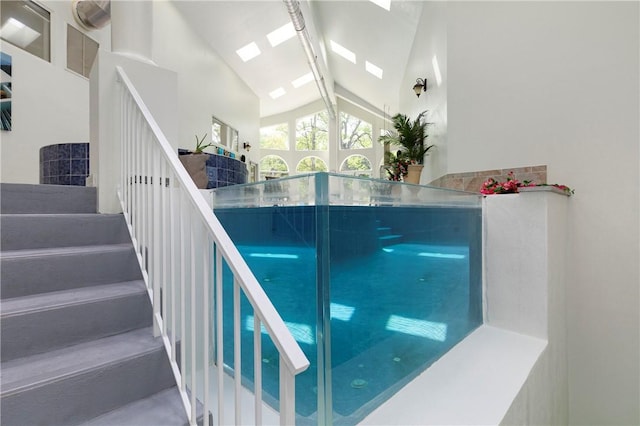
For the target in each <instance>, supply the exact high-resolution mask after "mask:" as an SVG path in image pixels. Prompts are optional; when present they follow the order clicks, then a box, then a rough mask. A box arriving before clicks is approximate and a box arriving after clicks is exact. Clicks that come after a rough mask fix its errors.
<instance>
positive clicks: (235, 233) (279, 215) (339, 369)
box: [214, 174, 482, 424]
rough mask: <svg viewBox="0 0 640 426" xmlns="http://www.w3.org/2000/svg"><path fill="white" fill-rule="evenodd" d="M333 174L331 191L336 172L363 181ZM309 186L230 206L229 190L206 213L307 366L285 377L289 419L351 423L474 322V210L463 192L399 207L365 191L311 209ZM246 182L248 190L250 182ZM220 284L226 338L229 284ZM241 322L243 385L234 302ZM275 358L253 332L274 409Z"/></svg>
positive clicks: (477, 315)
mask: <svg viewBox="0 0 640 426" xmlns="http://www.w3.org/2000/svg"><path fill="white" fill-rule="evenodd" d="M324 175H325V178H326V177H327V175H326V174H324ZM328 176H329V177H331V175H328ZM307 179H316V177H314V176H311V177H307ZM339 179H340V181H339V183H340V184H341V185H342V187H343V188H344V186H345V185H344V181H343V180H344V179H349V180H350V181H355V184H356V185H360V184H361V182H368V180H363V181H358V180H356V179H354V178H346V177H342V176H341V177H339ZM326 180H327V181H329V182H328V183H330V180H329V179H326ZM288 183H289V185H291V184H292V183H295V180H293V179H292V180H291V181H289V182H288ZM314 185H315V188H316V191H315V192H316V194H313V195H314V196H313V203H309V204H311V205H300V204H301V203H297V204H298V205H287V203H286V202H285V203H278V204H276V205H256V204H261V203H256V202H255V198H254V199H253V201H252V202H250V203H249V202H247V200H244V201H242V202H239V201H238V200H239V199H241V198H242V197H240V198H238V193H237V192H236V193H235V194H234V195H233V199H234V201H233V204H234V205H228V204H224V203H220V205H221V207H218V208H215V209H214V211H215V213H216V215H217V216H218V217H219V219H220V221H221V222H222V224H223V225H224V226H225V228H226V229H227V231H228V232H229V235H230V236H231V238H232V239H233V240H234V242H235V243H236V245H237V246H238V249H239V251H240V253H241V254H242V256H243V257H244V259H245V260H246V262H247V264H248V265H249V267H250V268H251V270H252V271H253V273H254V274H255V276H256V278H257V279H258V281H259V282H260V283H261V284H262V286H263V287H264V289H265V291H266V293H267V295H268V296H269V297H270V298H271V300H272V302H273V304H274V305H275V307H276V309H277V310H278V312H279V313H280V314H281V316H282V318H283V319H284V321H285V323H286V324H287V326H288V328H289V330H290V331H291V333H292V335H293V337H294V338H295V339H296V341H297V342H298V343H299V344H300V346H301V348H302V350H303V351H304V353H305V355H306V356H307V357H308V358H309V360H310V362H311V366H310V367H309V369H308V370H307V371H305V372H303V373H302V374H300V375H299V376H297V378H296V411H297V414H298V418H297V422H298V423H299V424H317V423H327V422H332V423H333V424H356V423H357V422H358V421H360V420H362V419H363V418H364V417H365V416H366V415H367V414H368V413H370V412H371V411H372V410H373V409H375V408H376V407H377V406H378V405H380V404H381V403H382V402H384V401H385V400H387V399H388V398H389V397H391V396H392V395H393V394H394V393H395V392H397V391H398V390H399V389H400V388H401V387H402V386H404V385H405V384H406V383H408V382H409V381H410V380H411V379H413V378H414V377H416V376H417V375H418V374H420V373H421V372H422V371H424V370H425V369H426V368H427V367H428V366H429V365H431V364H432V363H433V362H434V361H435V360H437V359H438V358H439V357H441V356H442V355H443V354H444V353H446V352H447V351H448V350H449V349H450V348H451V347H453V346H454V345H455V344H456V343H458V342H459V341H460V340H462V339H463V338H464V337H465V336H466V335H468V334H469V333H470V332H471V331H473V330H474V329H475V328H476V327H478V326H479V325H480V324H481V322H482V307H481V278H480V277H481V273H480V271H481V208H480V204H479V200H478V199H477V197H475V196H470V195H469V194H464V193H461V194H454V195H455V196H456V197H458V198H456V199H455V202H454V203H452V202H450V201H451V200H450V199H448V201H447V202H444V203H442V202H436V203H434V200H435V201H438V199H437V197H431V198H428V199H427V200H424V201H420V200H419V199H418V201H420V202H417V201H416V200H415V199H414V198H416V197H415V195H416V194H415V193H411V192H408V195H407V197H409V199H411V200H412V201H411V202H407V203H402V202H398V203H395V204H393V203H391V205H385V204H384V203H380V202H379V199H376V202H375V203H372V202H371V200H372V198H371V197H370V198H368V200H369V203H363V202H362V201H361V200H359V199H356V201H355V202H354V201H353V198H351V204H346V203H345V204H346V205H340V204H331V203H330V202H327V203H326V205H323V204H319V205H318V204H316V201H317V200H318V197H317V192H318V191H317V189H318V188H320V189H322V188H321V186H322V185H317V184H315V183H314V182H307V183H306V184H305V185H304V187H305V188H307V190H308V188H313V187H314ZM246 187H249V188H253V189H252V190H250V191H249V192H248V193H249V194H252V195H253V196H254V197H255V195H256V193H257V192H256V191H255V187H252V186H251V185H248V186H246ZM328 187H329V188H331V185H330V184H329V185H328ZM352 188H353V185H352ZM238 189H242V188H236V189H235V191H238ZM427 190H428V191H427V192H431V191H432V190H431V189H430V188H427ZM435 191H436V192H439V191H441V190H435ZM259 193H260V194H262V196H263V197H264V196H265V194H267V195H268V196H271V195H273V192H272V191H260V192H259ZM320 198H322V197H320ZM325 198H326V199H327V200H329V199H330V198H331V197H330V196H328V197H325ZM226 200H229V198H226ZM400 200H401V198H400ZM218 201H220V200H218ZM270 201H271V200H270ZM270 201H269V202H270ZM243 204H244V205H243ZM214 206H215V204H214ZM229 277H230V275H229ZM225 282H226V283H228V284H226V285H225V292H224V296H223V297H224V299H225V300H224V317H225V333H229V336H228V337H229V338H231V335H232V333H233V326H232V324H233V310H232V303H231V300H232V286H231V283H230V278H228V279H225ZM241 321H242V347H243V351H242V352H243V357H242V375H243V379H244V380H245V381H246V382H247V385H248V386H250V384H251V382H252V381H253V362H252V350H253V313H252V312H251V308H250V306H249V304H248V302H247V301H246V300H245V301H243V302H242V309H241ZM231 353H232V348H229V353H228V355H227V354H225V359H232V356H231ZM277 364H278V354H277V351H276V349H275V347H273V345H272V344H271V343H270V341H269V340H268V339H267V338H266V336H265V337H263V341H262V369H263V370H262V374H263V379H262V380H263V385H264V386H265V396H264V398H265V401H266V402H267V403H269V404H272V405H273V406H274V407H277V397H278V365H277ZM229 367H230V368H233V363H230V364H229Z"/></svg>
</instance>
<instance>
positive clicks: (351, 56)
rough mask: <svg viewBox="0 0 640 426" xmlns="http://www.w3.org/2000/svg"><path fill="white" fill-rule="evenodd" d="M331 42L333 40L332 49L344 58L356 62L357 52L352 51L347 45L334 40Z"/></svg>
mask: <svg viewBox="0 0 640 426" xmlns="http://www.w3.org/2000/svg"><path fill="white" fill-rule="evenodd" d="M330 42H331V50H333V51H334V52H335V53H337V54H338V55H340V56H342V57H343V58H345V59H346V60H347V61H349V62H353V63H354V64H355V63H356V54H355V53H353V52H352V51H350V50H349V49H347V48H346V47H344V46H341V45H339V44H338V43H336V42H335V41H333V40H330Z"/></svg>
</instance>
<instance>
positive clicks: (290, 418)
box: [280, 357, 296, 426]
mask: <svg viewBox="0 0 640 426" xmlns="http://www.w3.org/2000/svg"><path fill="white" fill-rule="evenodd" d="M295 404H296V382H295V376H294V375H293V374H292V373H291V372H290V371H289V370H288V369H287V367H286V363H285V362H284V360H283V359H282V357H280V425H281V426H287V425H294V424H296V412H295Z"/></svg>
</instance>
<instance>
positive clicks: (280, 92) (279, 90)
mask: <svg viewBox="0 0 640 426" xmlns="http://www.w3.org/2000/svg"><path fill="white" fill-rule="evenodd" d="M286 93H287V92H285V90H284V89H283V88H282V87H278V88H277V89H276V90H274V91H273V92H270V93H269V96H271V99H278V98H279V97H280V96H284V95H285V94H286Z"/></svg>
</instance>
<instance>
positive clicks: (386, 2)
mask: <svg viewBox="0 0 640 426" xmlns="http://www.w3.org/2000/svg"><path fill="white" fill-rule="evenodd" d="M369 1H370V2H371V3H375V4H377V5H378V6H380V7H381V8H383V9H385V10H391V0H369Z"/></svg>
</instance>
